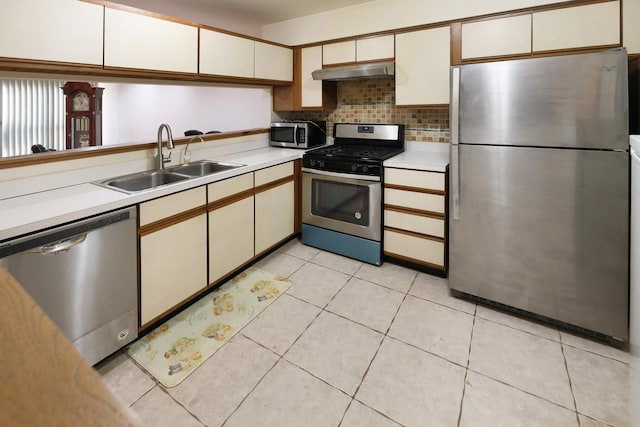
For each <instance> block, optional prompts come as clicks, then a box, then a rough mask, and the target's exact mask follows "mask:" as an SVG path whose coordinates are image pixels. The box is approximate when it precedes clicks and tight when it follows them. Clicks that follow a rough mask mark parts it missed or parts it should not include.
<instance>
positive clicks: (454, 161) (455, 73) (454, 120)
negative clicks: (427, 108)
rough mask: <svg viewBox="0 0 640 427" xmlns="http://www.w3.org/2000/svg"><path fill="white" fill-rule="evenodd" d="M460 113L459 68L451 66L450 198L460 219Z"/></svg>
mask: <svg viewBox="0 0 640 427" xmlns="http://www.w3.org/2000/svg"><path fill="white" fill-rule="evenodd" d="M459 113H460V68H458V67H454V68H451V119H450V124H451V200H452V216H453V219H454V220H455V221H457V220H459V219H460V162H459V158H458V156H459V152H458V151H459V146H458V142H459V135H458V130H459V128H458V125H459V122H458V114H459Z"/></svg>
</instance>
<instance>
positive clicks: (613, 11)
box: [533, 1, 626, 52]
mask: <svg viewBox="0 0 640 427" xmlns="http://www.w3.org/2000/svg"><path fill="white" fill-rule="evenodd" d="M625 12H626V11H625ZM619 43H620V2H619V1H611V2H604V3H594V4H588V5H584V6H576V7H567V8H563V9H555V10H549V11H545V12H537V13H534V14H533V50H534V51H536V52H537V51H546V50H558V49H571V48H580V47H588V46H606V45H615V44H619Z"/></svg>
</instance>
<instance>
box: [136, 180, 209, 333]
mask: <svg viewBox="0 0 640 427" xmlns="http://www.w3.org/2000/svg"><path fill="white" fill-rule="evenodd" d="M205 204H206V190H205V187H198V188H194V189H191V190H187V191H183V192H180V193H176V194H172V195H169V196H165V197H161V198H158V199H155V200H151V201H149V202H145V203H142V204H140V217H139V220H140V227H141V228H140V323H141V325H145V324H148V323H149V322H152V321H153V320H155V319H157V318H159V317H160V316H162V315H164V314H166V313H167V311H168V310H171V309H173V308H175V307H176V306H178V305H179V304H180V303H182V302H183V301H185V300H186V299H188V298H189V297H191V296H192V295H194V294H195V293H197V292H199V291H200V290H202V289H204V288H205V287H206V286H207V284H208V283H207V216H206V211H205V208H204V206H205ZM198 208H201V212H200V213H198V212H197V209H198ZM187 211H191V212H192V214H190V215H188V216H187V217H186V218H182V219H180V220H176V221H173V222H172V221H171V220H169V221H168V223H167V224H165V221H166V220H167V219H169V218H171V217H174V216H176V215H178V214H183V213H185V212H187Z"/></svg>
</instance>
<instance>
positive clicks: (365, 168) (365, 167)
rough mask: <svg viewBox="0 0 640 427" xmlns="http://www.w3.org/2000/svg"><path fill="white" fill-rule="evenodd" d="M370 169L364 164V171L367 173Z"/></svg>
mask: <svg viewBox="0 0 640 427" xmlns="http://www.w3.org/2000/svg"><path fill="white" fill-rule="evenodd" d="M368 170H369V168H368V167H367V166H364V165H363V166H362V172H365V173H366V172H367V171H368Z"/></svg>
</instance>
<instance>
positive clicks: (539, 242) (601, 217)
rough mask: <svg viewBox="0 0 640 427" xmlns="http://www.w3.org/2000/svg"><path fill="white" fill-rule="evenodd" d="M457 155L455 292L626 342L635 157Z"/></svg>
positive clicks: (493, 151) (463, 151) (518, 152)
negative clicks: (631, 164)
mask: <svg viewBox="0 0 640 427" xmlns="http://www.w3.org/2000/svg"><path fill="white" fill-rule="evenodd" d="M457 150H458V165H459V166H458V170H457V171H453V170H452V175H454V174H455V173H459V183H458V184H459V215H458V219H452V220H451V221H450V230H449V231H450V235H449V237H450V240H449V245H450V246H449V250H450V252H449V282H450V286H451V288H452V289H455V290H459V291H462V292H465V293H468V294H471V295H475V296H479V297H482V298H486V299H489V300H492V301H496V302H499V303H503V304H506V305H509V306H511V307H516V308H519V309H523V310H526V311H529V312H532V313H536V314H539V315H542V316H546V317H548V318H551V319H556V320H560V321H562V322H566V323H570V324H572V325H576V326H580V327H583V328H586V329H589V330H592V331H596V332H599V333H602V334H605V335H608V336H613V337H617V338H620V339H624V340H626V339H627V335H628V327H627V322H628V317H627V313H628V291H629V288H628V283H629V272H628V271H629V268H628V267H629V266H628V250H629V196H628V194H629V154H628V153H625V152H605V151H590V150H566V149H536V148H527V147H491V146H473V145H471V146H465V145H459V146H458V147H457Z"/></svg>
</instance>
